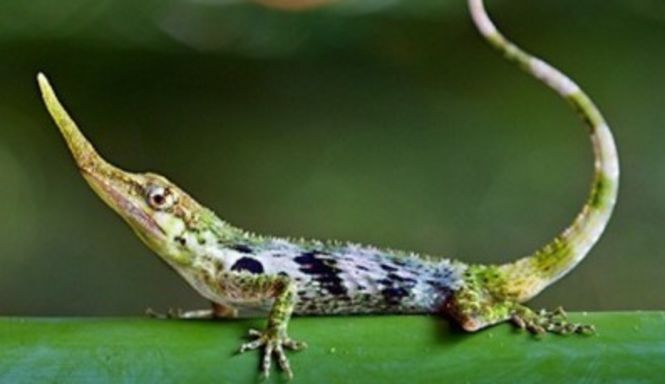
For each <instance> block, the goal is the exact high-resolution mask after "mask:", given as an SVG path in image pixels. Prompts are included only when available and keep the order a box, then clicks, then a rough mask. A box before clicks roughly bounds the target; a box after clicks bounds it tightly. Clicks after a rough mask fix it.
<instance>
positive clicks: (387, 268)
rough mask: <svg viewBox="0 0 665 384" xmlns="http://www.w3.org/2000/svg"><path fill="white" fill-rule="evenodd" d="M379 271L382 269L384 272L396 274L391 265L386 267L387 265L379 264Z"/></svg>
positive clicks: (395, 269) (394, 268)
mask: <svg viewBox="0 0 665 384" xmlns="http://www.w3.org/2000/svg"><path fill="white" fill-rule="evenodd" d="M381 269H383V270H384V271H386V272H396V271H397V268H396V267H394V266H392V265H388V264H381Z"/></svg>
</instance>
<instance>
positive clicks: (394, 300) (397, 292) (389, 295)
mask: <svg viewBox="0 0 665 384" xmlns="http://www.w3.org/2000/svg"><path fill="white" fill-rule="evenodd" d="M381 295H382V296H383V299H384V300H385V301H386V303H388V304H391V305H397V304H399V303H400V302H401V301H402V300H403V299H404V298H406V297H408V296H409V291H407V290H406V289H404V288H402V287H397V288H386V289H382V290H381Z"/></svg>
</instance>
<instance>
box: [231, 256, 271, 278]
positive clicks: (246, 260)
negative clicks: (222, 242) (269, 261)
mask: <svg viewBox="0 0 665 384" xmlns="http://www.w3.org/2000/svg"><path fill="white" fill-rule="evenodd" d="M231 270H232V271H236V272H242V271H247V272H249V273H254V274H261V273H263V264H261V263H260V262H259V261H258V260H256V259H252V258H251V257H241V258H240V259H238V261H236V262H235V264H233V266H232V267H231Z"/></svg>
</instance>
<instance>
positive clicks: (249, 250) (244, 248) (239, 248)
mask: <svg viewBox="0 0 665 384" xmlns="http://www.w3.org/2000/svg"><path fill="white" fill-rule="evenodd" d="M230 248H231V249H233V250H234V251H238V252H240V253H254V250H253V249H252V248H251V247H250V246H248V245H245V244H236V245H233V246H231V247H230Z"/></svg>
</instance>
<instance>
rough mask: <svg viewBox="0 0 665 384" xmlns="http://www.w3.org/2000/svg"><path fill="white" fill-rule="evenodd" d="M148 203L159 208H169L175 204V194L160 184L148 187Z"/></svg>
mask: <svg viewBox="0 0 665 384" xmlns="http://www.w3.org/2000/svg"><path fill="white" fill-rule="evenodd" d="M147 198H148V204H149V205H150V206H151V207H153V208H155V209H159V210H164V209H169V208H171V207H172V206H173V204H175V201H176V198H175V195H174V194H173V193H172V192H171V191H170V190H169V189H168V188H164V187H160V186H151V187H149V188H148V196H147Z"/></svg>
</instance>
